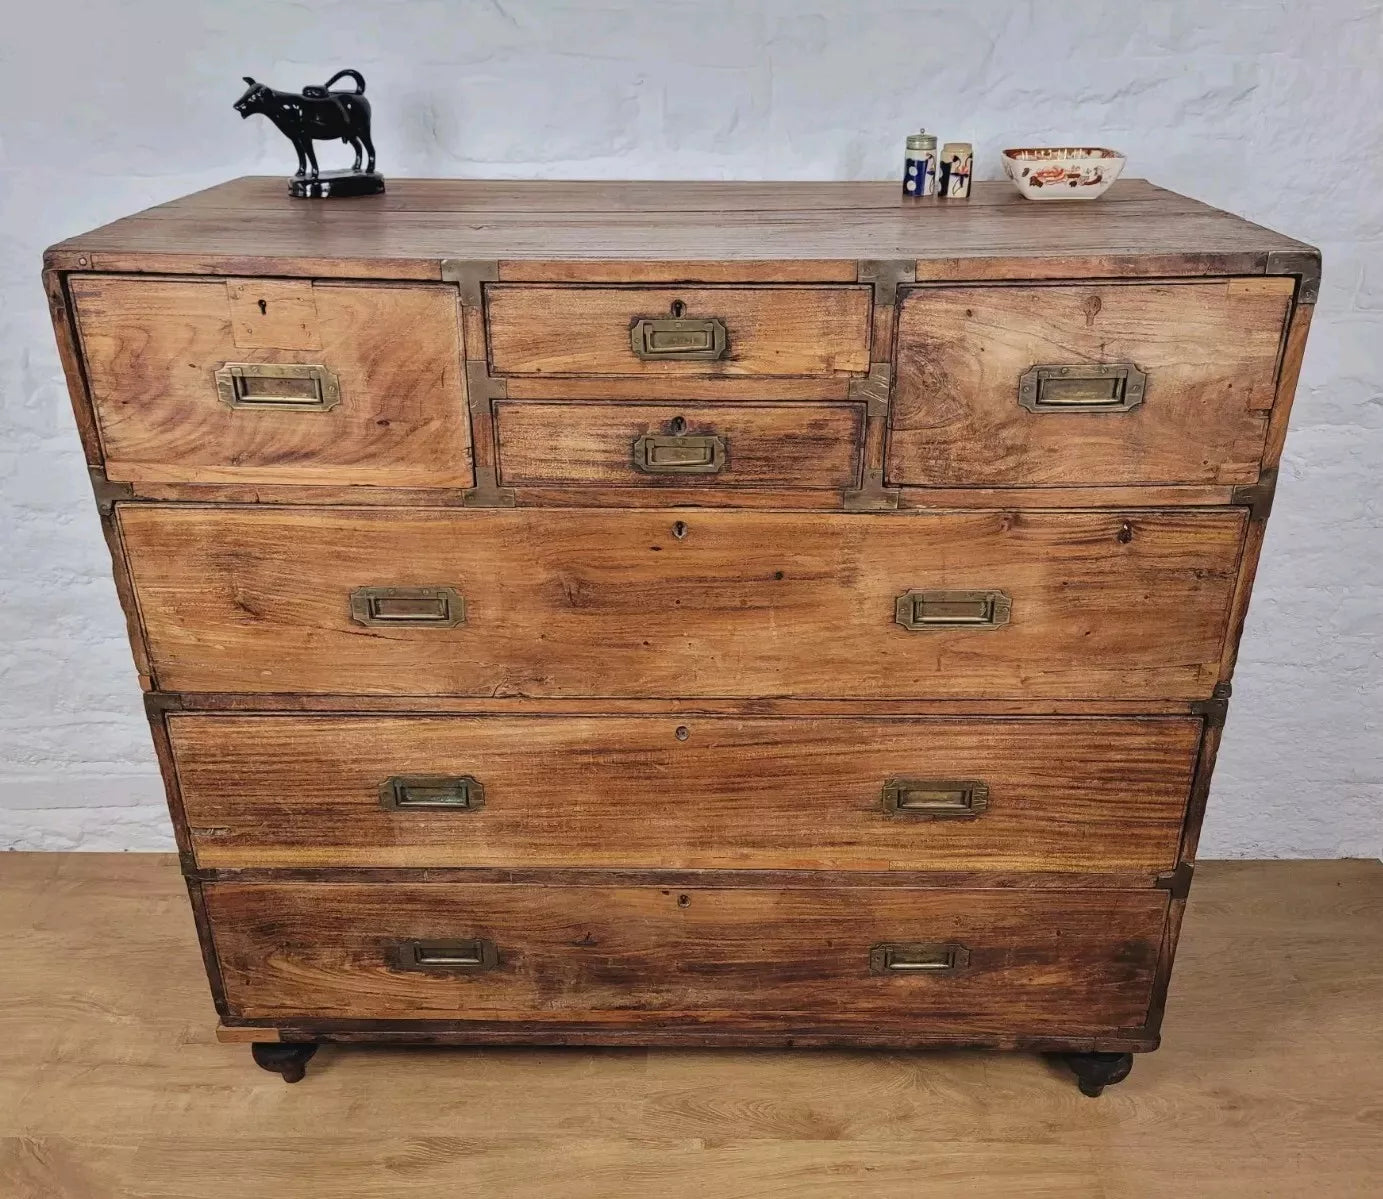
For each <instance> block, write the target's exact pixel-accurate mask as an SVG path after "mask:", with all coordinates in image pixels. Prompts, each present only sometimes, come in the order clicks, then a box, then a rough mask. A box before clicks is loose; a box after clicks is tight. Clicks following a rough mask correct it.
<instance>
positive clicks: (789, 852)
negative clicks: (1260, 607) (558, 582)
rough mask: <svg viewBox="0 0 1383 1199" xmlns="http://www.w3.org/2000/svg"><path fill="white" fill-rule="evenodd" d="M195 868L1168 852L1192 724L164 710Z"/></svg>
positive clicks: (1195, 723) (898, 864)
mask: <svg viewBox="0 0 1383 1199" xmlns="http://www.w3.org/2000/svg"><path fill="white" fill-rule="evenodd" d="M168 727H169V732H170V736H171V740H172V744H173V754H174V759H175V761H176V764H177V773H178V780H179V785H180V788H181V793H182V802H183V807H184V810H185V812H186V814H187V821H188V824H189V826H190V829H191V835H192V840H193V845H194V847H195V850H196V854H197V861H198V864H199V865H200V866H203V867H208V868H223V869H237V868H253V867H276V866H312V867H318V866H410V867H412V866H416V867H423V866H497V867H504V866H511V865H513V864H514V863H516V862H522V863H524V864H525V865H528V866H544V867H547V866H551V867H563V866H568V867H628V868H659V867H666V868H678V869H735V868H740V869H863V870H892V869H905V870H996V871H1003V870H1064V871H1071V870H1083V871H1128V872H1146V873H1149V874H1152V873H1157V872H1161V871H1165V870H1170V869H1172V867H1173V866H1175V864H1176V857H1177V846H1178V842H1179V839H1180V835H1181V823H1182V816H1183V814H1184V811H1185V808H1186V800H1187V796H1188V794H1189V792H1190V787H1191V775H1192V771H1193V770H1194V769H1195V763H1196V754H1197V750H1198V747H1199V744H1200V728H1201V722H1200V721H1199V720H1198V719H1194V718H1188V717H1148V718H1117V719H1116V718H1109V719H1104V718H1087V719H1048V718H1041V719H1038V718H1012V719H964V718H906V717H880V718H835V717H820V718H811V719H801V718H752V719H739V718H729V717H703V716H685V717H674V716H669V717H614V716H604V717H590V716H515V717H506V716H477V717H463V716H230V715H172V716H170V717H169V722H168Z"/></svg>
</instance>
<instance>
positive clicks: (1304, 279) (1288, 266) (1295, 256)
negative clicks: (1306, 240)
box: [1263, 250, 1321, 304]
mask: <svg viewBox="0 0 1383 1199" xmlns="http://www.w3.org/2000/svg"><path fill="white" fill-rule="evenodd" d="M1263 273H1264V274H1265V275H1296V276H1297V303H1298V304H1314V303H1315V302H1316V298H1317V297H1318V296H1319V295H1320V294H1321V252H1320V251H1319V250H1270V251H1269V252H1268V265H1267V266H1266V267H1265V268H1264V271H1263Z"/></svg>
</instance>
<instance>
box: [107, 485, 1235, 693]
mask: <svg viewBox="0 0 1383 1199" xmlns="http://www.w3.org/2000/svg"><path fill="white" fill-rule="evenodd" d="M117 511H118V512H119V521H120V528H121V532H122V537H123V541H124V544H125V547H126V549H127V551H128V554H129V558H130V571H131V576H132V579H133V582H134V589H135V593H136V596H137V599H138V603H139V609H140V615H141V618H142V623H143V626H144V630H145V635H146V639H147V644H148V648H149V653H150V656H151V660H152V663H153V667H154V674H155V677H156V680H157V683H158V685H159V686H160V687H163V688H165V689H169V690H180V691H247V692H272V691H295V692H338V693H346V694H366V693H368V694H390V695H435V694H454V695H484V696H504V695H529V696H630V697H640V696H644V697H669V698H678V697H697V696H706V697H710V696H756V695H772V696H803V697H824V698H857V697H858V698H863V697H876V696H882V697H915V698H931V697H936V698H977V699H984V698H993V699H1008V698H1014V699H1024V698H1089V697H1104V698H1111V699H1144V698H1147V699H1151V698H1187V699H1199V698H1206V697H1208V696H1209V695H1210V692H1211V690H1212V688H1213V686H1214V684H1215V682H1216V680H1217V678H1218V673H1219V660H1220V654H1221V650H1222V648H1223V645H1224V639H1225V634H1226V628H1227V624H1228V610H1229V602H1230V596H1231V592H1232V590H1233V586H1234V580H1235V573H1236V567H1237V564H1238V558H1239V551H1240V546H1241V544H1242V541H1243V534H1244V528H1245V520H1246V517H1245V515H1244V512H1243V511H1242V510H1239V509H1233V510H1230V509H1219V510H1213V509H1212V510H1200V511H1195V512H1189V511H1187V512H1155V511H1138V512H1128V513H1122V512H1094V511H1086V512H1045V511H1044V512H1023V513H1017V512H999V511H981V512H969V513H909V514H897V515H893V516H888V517H862V516H854V515H847V514H837V513H803V512H795V513H793V512H780V513H773V512H711V511H706V510H702V509H671V510H667V511H663V512H657V511H610V512H606V511H593V510H589V509H587V510H575V511H569V512H560V513H554V512H541V511H530V510H522V509H518V510H512V509H511V510H503V509H493V510H475V511H469V512H456V511H448V510H440V509H390V510H381V509H325V510H324V509H315V508H287V507H285V508H273V509H254V508H238V507H233V508H212V507H206V508H199V507H192V506H185V505H172V504H168V505H140V504H133V505H131V504H126V505H122V506H120V507H119V508H118V509H117Z"/></svg>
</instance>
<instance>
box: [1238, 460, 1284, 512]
mask: <svg viewBox="0 0 1383 1199" xmlns="http://www.w3.org/2000/svg"><path fill="white" fill-rule="evenodd" d="M1276 494H1277V468H1276V467H1273V468H1272V469H1271V470H1265V471H1264V472H1263V473H1262V474H1261V475H1259V476H1258V482H1257V483H1249V484H1246V485H1244V486H1242V487H1236V488H1234V490H1233V491H1232V492H1231V493H1230V503H1232V504H1239V505H1243V506H1245V507H1247V508H1248V510H1249V519H1250V520H1267V519H1268V516H1269V514H1270V513H1271V512H1272V510H1273V497H1274V496H1275V495H1276Z"/></svg>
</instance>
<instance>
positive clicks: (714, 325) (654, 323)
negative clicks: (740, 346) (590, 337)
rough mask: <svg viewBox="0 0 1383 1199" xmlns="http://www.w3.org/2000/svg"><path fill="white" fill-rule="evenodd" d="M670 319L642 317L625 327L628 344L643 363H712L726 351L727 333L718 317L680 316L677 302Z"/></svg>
mask: <svg viewBox="0 0 1383 1199" xmlns="http://www.w3.org/2000/svg"><path fill="white" fill-rule="evenodd" d="M673 312H674V315H673V316H670V317H642V318H640V319H638V320H636V321H635V322H634V323H633V324H632V325H631V326H630V327H629V345H630V348H631V349H632V350H633V351H634V353H635V354H636V355H637V356H638V357H639V358H642V359H643V360H645V361H658V360H664V361H669V362H714V361H715V360H716V359H717V358H724V357H725V354H726V352H727V351H728V350H729V349H730V334H729V332H728V331H727V330H726V328H725V322H724V321H723V320H721V319H720V318H719V317H714V316H710V317H689V316H682V315H681V308H680V301H679V303H677V304H674V305H673Z"/></svg>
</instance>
